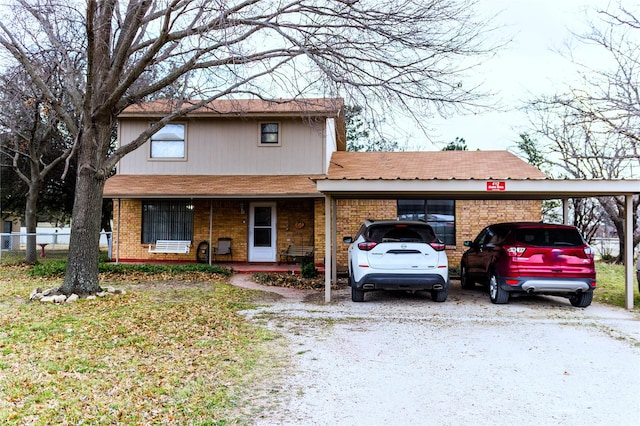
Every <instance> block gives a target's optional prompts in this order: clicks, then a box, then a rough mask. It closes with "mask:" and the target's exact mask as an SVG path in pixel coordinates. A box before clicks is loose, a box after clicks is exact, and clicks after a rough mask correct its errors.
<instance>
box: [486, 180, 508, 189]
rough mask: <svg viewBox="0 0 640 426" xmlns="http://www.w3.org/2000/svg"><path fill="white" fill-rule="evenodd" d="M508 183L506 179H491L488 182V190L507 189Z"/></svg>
mask: <svg viewBox="0 0 640 426" xmlns="http://www.w3.org/2000/svg"><path fill="white" fill-rule="evenodd" d="M506 190H507V183H506V182H505V181H495V180H490V181H489V182H487V191H506Z"/></svg>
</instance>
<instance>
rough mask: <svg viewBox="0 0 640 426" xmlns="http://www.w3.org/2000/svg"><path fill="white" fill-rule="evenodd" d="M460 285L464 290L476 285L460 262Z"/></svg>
mask: <svg viewBox="0 0 640 426" xmlns="http://www.w3.org/2000/svg"><path fill="white" fill-rule="evenodd" d="M460 286H462V288H464V289H466V290H471V289H472V288H474V287H475V286H476V282H475V281H474V280H472V279H470V278H469V273H468V272H467V267H466V266H464V265H462V264H461V265H460Z"/></svg>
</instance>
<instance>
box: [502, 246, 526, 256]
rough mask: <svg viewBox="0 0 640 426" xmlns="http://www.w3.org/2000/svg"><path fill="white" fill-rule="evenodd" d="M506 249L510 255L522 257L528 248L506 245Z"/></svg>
mask: <svg viewBox="0 0 640 426" xmlns="http://www.w3.org/2000/svg"><path fill="white" fill-rule="evenodd" d="M504 250H505V251H506V252H507V254H508V255H509V256H510V257H520V256H522V255H523V254H524V251H525V250H526V248H525V247H505V248H504Z"/></svg>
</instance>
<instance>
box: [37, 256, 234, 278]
mask: <svg viewBox="0 0 640 426" xmlns="http://www.w3.org/2000/svg"><path fill="white" fill-rule="evenodd" d="M66 269H67V261H66V260H55V261H51V262H48V263H44V264H37V265H34V267H33V268H32V269H31V271H30V273H29V274H30V275H31V276H32V277H44V278H51V277H62V276H64V274H65V271H66ZM98 272H100V273H110V274H123V275H124V274H131V273H142V274H146V275H159V274H164V273H174V274H180V273H188V272H208V273H211V274H219V275H223V276H226V277H228V276H229V275H231V273H232V272H233V271H232V270H231V269H229V268H224V267H222V266H218V265H204V264H201V263H197V264H186V265H158V264H149V263H142V264H123V263H119V264H115V263H100V264H98Z"/></svg>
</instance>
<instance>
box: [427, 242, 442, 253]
mask: <svg viewBox="0 0 640 426" xmlns="http://www.w3.org/2000/svg"><path fill="white" fill-rule="evenodd" d="M429 245H430V246H431V248H433V249H434V250H435V251H442V250H444V243H441V242H440V241H433V242H431V243H429Z"/></svg>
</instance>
